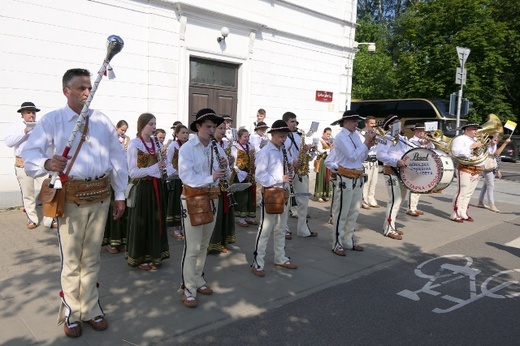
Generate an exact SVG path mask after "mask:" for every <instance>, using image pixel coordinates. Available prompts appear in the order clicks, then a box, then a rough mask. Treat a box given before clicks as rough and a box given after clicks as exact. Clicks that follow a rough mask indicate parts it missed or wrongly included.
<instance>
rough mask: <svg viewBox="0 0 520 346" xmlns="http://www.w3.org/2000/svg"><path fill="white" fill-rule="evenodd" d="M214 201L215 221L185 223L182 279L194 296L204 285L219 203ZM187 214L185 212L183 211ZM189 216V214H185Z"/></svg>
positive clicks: (184, 204)
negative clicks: (197, 224)
mask: <svg viewBox="0 0 520 346" xmlns="http://www.w3.org/2000/svg"><path fill="white" fill-rule="evenodd" d="M214 201H216V200H213V201H211V202H212V208H214V214H213V216H214V217H213V221H212V222H210V223H207V224H205V225H200V226H192V225H191V222H190V221H187V222H185V223H184V226H185V228H184V230H185V231H184V251H183V254H182V268H181V271H182V281H183V284H184V287H185V288H186V289H187V290H188V292H189V293H190V294H191V295H193V296H194V297H196V296H197V288H199V287H201V286H204V284H206V280H204V265H205V264H206V256H207V254H208V245H209V242H210V240H211V235H212V234H213V229H214V228H215V221H216V219H217V218H216V216H215V214H216V213H217V212H218V203H214ZM182 208H183V209H186V210H187V208H186V200H184V199H183V200H182ZM183 214H185V213H183ZM185 215H186V217H187V218H189V216H188V215H187V214H185Z"/></svg>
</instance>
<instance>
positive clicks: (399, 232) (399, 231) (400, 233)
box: [395, 229, 404, 235]
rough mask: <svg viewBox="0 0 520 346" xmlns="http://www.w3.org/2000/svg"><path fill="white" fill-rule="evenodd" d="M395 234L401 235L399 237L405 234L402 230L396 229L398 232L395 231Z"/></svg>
mask: <svg viewBox="0 0 520 346" xmlns="http://www.w3.org/2000/svg"><path fill="white" fill-rule="evenodd" d="M395 233H397V234H399V235H403V234H404V232H403V231H401V230H400V229H396V230H395Z"/></svg>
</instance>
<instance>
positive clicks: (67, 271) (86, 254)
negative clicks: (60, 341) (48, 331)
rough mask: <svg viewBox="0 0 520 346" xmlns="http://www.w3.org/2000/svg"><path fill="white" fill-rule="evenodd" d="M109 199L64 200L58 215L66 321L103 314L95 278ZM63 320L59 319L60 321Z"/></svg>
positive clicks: (98, 265)
mask: <svg viewBox="0 0 520 346" xmlns="http://www.w3.org/2000/svg"><path fill="white" fill-rule="evenodd" d="M109 206H110V199H106V200H105V201H103V202H100V203H92V204H83V205H76V204H73V203H65V215H66V217H65V218H60V219H59V228H58V241H59V246H60V252H61V260H62V267H61V288H62V291H63V304H65V305H66V307H67V308H68V309H70V311H69V312H68V315H69V316H68V317H69V318H68V320H69V322H74V321H88V320H90V319H92V318H94V317H96V316H99V315H102V314H103V310H102V309H101V306H100V304H99V294H98V289H97V281H98V274H99V268H100V264H101V260H100V252H99V249H100V248H101V243H102V241H103V234H104V231H105V224H106V219H107V216H108V208H109ZM60 322H62V321H60Z"/></svg>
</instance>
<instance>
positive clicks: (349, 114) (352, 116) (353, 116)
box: [331, 111, 364, 126]
mask: <svg viewBox="0 0 520 346" xmlns="http://www.w3.org/2000/svg"><path fill="white" fill-rule="evenodd" d="M363 119H364V118H363V117H361V116H360V115H359V114H357V113H356V112H354V111H345V113H343V116H342V117H341V119H338V120H336V121H334V122H333V123H331V125H332V126H334V125H340V126H341V125H342V124H343V121H345V120H353V121H359V120H363Z"/></svg>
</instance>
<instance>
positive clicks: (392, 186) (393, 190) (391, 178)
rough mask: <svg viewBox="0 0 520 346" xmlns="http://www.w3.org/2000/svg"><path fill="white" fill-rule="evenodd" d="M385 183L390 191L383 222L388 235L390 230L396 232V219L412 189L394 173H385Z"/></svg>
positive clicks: (385, 232) (384, 230)
mask: <svg viewBox="0 0 520 346" xmlns="http://www.w3.org/2000/svg"><path fill="white" fill-rule="evenodd" d="M385 184H386V190H387V191H388V205H387V207H386V214H385V222H384V223H383V232H384V234H385V235H387V234H388V233H390V232H396V227H395V219H396V217H397V213H398V212H399V209H400V208H401V205H402V204H403V201H404V200H405V199H406V197H407V194H408V193H409V191H410V190H408V189H407V188H406V187H405V186H404V185H403V184H402V183H401V182H400V181H399V179H397V176H396V175H393V174H385Z"/></svg>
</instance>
